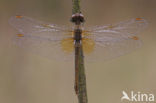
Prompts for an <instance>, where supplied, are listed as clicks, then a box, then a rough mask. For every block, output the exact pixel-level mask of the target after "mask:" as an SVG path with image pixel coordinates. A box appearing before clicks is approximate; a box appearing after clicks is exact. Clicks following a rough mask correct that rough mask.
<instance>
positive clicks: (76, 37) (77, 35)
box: [74, 29, 82, 42]
mask: <svg viewBox="0 0 156 103" xmlns="http://www.w3.org/2000/svg"><path fill="white" fill-rule="evenodd" d="M81 34H82V30H81V29H75V30H74V40H75V41H76V42H79V41H80V40H81V39H82V36H81Z"/></svg>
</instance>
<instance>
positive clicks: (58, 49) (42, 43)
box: [9, 16, 74, 60]
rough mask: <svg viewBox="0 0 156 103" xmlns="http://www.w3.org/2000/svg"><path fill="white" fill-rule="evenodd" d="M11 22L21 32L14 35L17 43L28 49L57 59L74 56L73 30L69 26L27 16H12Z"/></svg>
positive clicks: (67, 58)
mask: <svg viewBox="0 0 156 103" xmlns="http://www.w3.org/2000/svg"><path fill="white" fill-rule="evenodd" d="M9 23H10V24H11V25H12V26H13V27H15V28H16V29H17V30H18V31H19V32H20V33H19V34H17V35H15V36H14V42H15V44H17V45H18V46H20V47H22V48H24V49H25V50H26V51H31V52H33V53H35V54H39V55H42V56H46V57H48V58H52V59H55V60H56V59H58V60H70V59H71V58H72V57H74V56H73V54H72V53H73V52H72V49H73V46H72V43H73V37H72V36H73V32H72V31H69V30H68V28H65V27H60V26H57V25H54V24H48V23H45V22H41V21H36V20H33V19H31V18H29V17H25V16H15V17H11V18H10V20H9ZM68 46H69V47H68ZM70 47H71V48H72V49H71V48H70ZM64 51H69V52H68V53H66V52H64Z"/></svg>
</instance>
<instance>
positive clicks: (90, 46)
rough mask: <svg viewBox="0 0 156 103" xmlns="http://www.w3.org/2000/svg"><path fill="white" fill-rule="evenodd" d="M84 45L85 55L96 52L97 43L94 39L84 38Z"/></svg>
mask: <svg viewBox="0 0 156 103" xmlns="http://www.w3.org/2000/svg"><path fill="white" fill-rule="evenodd" d="M82 45H83V50H84V53H86V54H90V53H92V52H93V51H94V48H95V42H94V41H93V40H92V39H89V38H83V39H82Z"/></svg>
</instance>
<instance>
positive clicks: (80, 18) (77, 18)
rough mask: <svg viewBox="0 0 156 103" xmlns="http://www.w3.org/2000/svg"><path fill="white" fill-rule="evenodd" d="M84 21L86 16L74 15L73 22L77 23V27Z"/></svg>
mask: <svg viewBox="0 0 156 103" xmlns="http://www.w3.org/2000/svg"><path fill="white" fill-rule="evenodd" d="M84 21H85V20H84V16H83V15H82V14H81V13H76V14H73V15H72V17H71V22H73V23H75V24H76V25H80V24H81V23H83V22H84Z"/></svg>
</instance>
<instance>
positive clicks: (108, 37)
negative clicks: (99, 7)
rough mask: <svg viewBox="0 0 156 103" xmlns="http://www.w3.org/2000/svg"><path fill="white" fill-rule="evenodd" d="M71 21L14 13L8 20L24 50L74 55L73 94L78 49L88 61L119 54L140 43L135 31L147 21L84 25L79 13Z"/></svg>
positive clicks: (68, 57)
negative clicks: (67, 23) (61, 23)
mask: <svg viewBox="0 0 156 103" xmlns="http://www.w3.org/2000/svg"><path fill="white" fill-rule="evenodd" d="M71 21H72V22H73V23H74V24H75V26H74V28H72V27H71V28H70V27H66V26H58V25H56V24H50V23H46V22H42V21H38V20H34V19H32V18H29V17H26V16H21V15H16V16H13V17H11V18H10V20H9V23H10V24H11V25H12V26H13V27H14V28H15V29H17V30H18V32H19V33H17V34H16V35H15V38H14V41H15V43H16V44H17V45H18V46H20V47H22V48H24V49H25V50H28V51H32V52H34V53H38V54H41V55H44V56H47V57H50V58H53V59H57V58H58V59H59V60H60V59H61V60H71V59H73V58H74V55H75V92H76V94H78V92H79V90H78V82H79V80H78V78H79V77H78V70H79V68H78V63H79V55H80V53H79V52H80V48H82V50H83V51H84V56H85V60H89V61H90V60H91V61H92V60H97V59H101V60H108V59H112V58H115V57H118V56H121V55H123V54H126V53H129V52H131V51H133V50H135V49H137V48H139V47H140V46H141V40H140V39H139V37H138V36H137V34H138V33H139V32H140V31H142V30H143V29H144V28H146V27H147V24H148V23H147V21H146V20H145V19H143V18H133V19H130V20H126V21H123V22H119V23H116V24H108V25H103V26H94V27H89V28H84V27H83V22H84V16H83V15H82V14H81V13H76V14H73V15H72V18H71ZM84 85H85V82H84ZM85 97H86V96H85Z"/></svg>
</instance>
